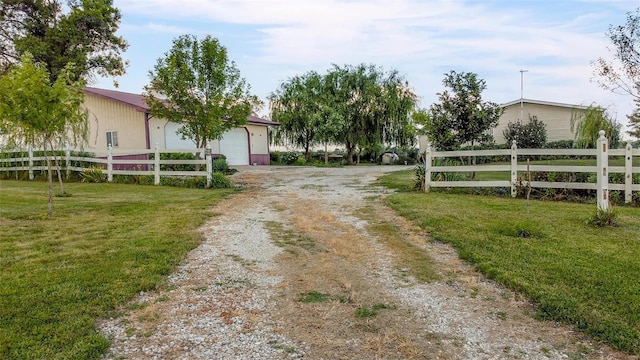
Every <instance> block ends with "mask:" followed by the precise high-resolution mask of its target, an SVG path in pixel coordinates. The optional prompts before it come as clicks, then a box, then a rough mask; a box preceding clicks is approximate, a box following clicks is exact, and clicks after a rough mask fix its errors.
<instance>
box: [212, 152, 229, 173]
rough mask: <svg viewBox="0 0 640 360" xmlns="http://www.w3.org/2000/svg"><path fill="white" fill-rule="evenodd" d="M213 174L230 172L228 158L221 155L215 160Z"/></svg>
mask: <svg viewBox="0 0 640 360" xmlns="http://www.w3.org/2000/svg"><path fill="white" fill-rule="evenodd" d="M212 169H213V172H220V173H223V174H226V173H227V172H228V171H229V164H228V163H227V158H226V157H225V156H224V155H220V156H219V157H217V158H215V159H214V160H213V162H212Z"/></svg>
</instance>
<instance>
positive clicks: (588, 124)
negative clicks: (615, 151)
mask: <svg viewBox="0 0 640 360" xmlns="http://www.w3.org/2000/svg"><path fill="white" fill-rule="evenodd" d="M621 128H622V124H620V123H618V122H617V121H616V120H615V119H613V117H612V116H611V115H610V114H609V113H608V112H607V109H605V108H601V107H599V106H596V105H592V106H589V107H588V108H587V109H586V110H585V111H584V112H578V111H574V112H573V114H572V115H571V131H574V133H575V141H574V143H573V146H574V147H577V148H583V149H587V148H595V147H596V144H597V143H598V137H599V136H600V135H599V132H600V130H604V132H605V135H604V136H605V137H606V138H607V139H609V147H611V148H615V147H617V146H618V144H619V143H620V140H621V133H620V129H621Z"/></svg>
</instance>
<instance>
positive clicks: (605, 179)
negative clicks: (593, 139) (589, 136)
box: [596, 130, 609, 211]
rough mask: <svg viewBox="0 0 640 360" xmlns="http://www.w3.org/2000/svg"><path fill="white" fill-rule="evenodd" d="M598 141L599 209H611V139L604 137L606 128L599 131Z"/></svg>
mask: <svg viewBox="0 0 640 360" xmlns="http://www.w3.org/2000/svg"><path fill="white" fill-rule="evenodd" d="M598 134H599V135H600V137H598V143H597V163H598V166H597V167H598V174H597V175H598V176H597V178H598V184H597V189H598V190H597V195H596V196H597V197H598V201H597V203H598V209H599V210H603V211H607V210H609V140H607V138H606V137H604V130H600V132H599V133H598Z"/></svg>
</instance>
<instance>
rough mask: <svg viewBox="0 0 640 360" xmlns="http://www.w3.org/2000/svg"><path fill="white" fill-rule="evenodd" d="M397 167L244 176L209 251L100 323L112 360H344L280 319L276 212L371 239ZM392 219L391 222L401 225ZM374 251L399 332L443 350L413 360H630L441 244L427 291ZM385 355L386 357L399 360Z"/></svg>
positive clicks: (353, 342)
mask: <svg viewBox="0 0 640 360" xmlns="http://www.w3.org/2000/svg"><path fill="white" fill-rule="evenodd" d="M398 168H399V167H389V166H388V167H349V168H338V169H335V168H320V169H318V168H304V167H295V168H291V167H287V168H280V167H243V168H241V170H240V172H239V173H238V174H237V175H234V177H233V178H234V181H235V182H236V183H237V184H240V185H241V186H245V187H247V188H248V189H249V190H250V191H245V192H241V193H239V194H237V195H235V196H234V197H232V198H230V199H227V200H225V201H223V202H222V203H220V204H219V205H218V206H217V207H216V211H218V212H219V213H221V214H220V215H219V216H215V217H212V218H211V219H210V221H209V222H208V223H207V224H206V225H205V226H204V227H203V228H202V233H203V235H204V237H205V240H204V241H203V243H202V244H201V245H200V246H199V247H198V248H196V249H194V250H193V251H191V252H190V253H189V255H188V257H187V258H186V259H185V261H184V262H183V264H182V265H181V266H179V267H178V268H177V269H176V271H175V272H174V273H173V274H171V275H170V276H169V278H168V280H167V284H166V286H163V288H162V289H161V290H158V291H156V292H152V293H141V294H140V295H139V296H138V297H137V299H135V300H134V301H133V303H132V304H131V305H130V306H129V307H128V308H129V309H130V310H125V311H124V314H123V315H122V316H120V317H118V318H111V319H105V320H104V321H102V322H101V323H100V325H99V328H100V331H101V332H102V333H103V334H105V336H107V337H108V338H109V339H111V340H112V347H111V349H110V352H109V354H108V355H107V356H105V358H106V359H121V358H124V359H295V358H308V359H317V358H334V357H336V358H337V357H338V355H336V356H331V354H329V355H327V354H326V352H323V353H322V354H323V355H318V354H320V353H319V352H317V351H318V349H316V348H314V347H313V345H312V344H310V343H307V342H306V341H305V340H304V337H303V336H300V335H302V334H300V333H297V332H296V331H293V330H291V329H295V328H296V327H295V326H292V324H294V323H296V321H297V319H295V317H293V318H291V317H289V318H287V317H282V316H280V315H281V310H282V309H279V308H278V306H280V305H279V304H280V303H281V302H282V300H283V299H282V296H283V295H282V290H283V289H285V288H286V287H287V286H288V285H287V284H288V281H290V280H286V279H284V278H283V276H285V275H286V274H287V272H286V269H283V268H282V266H283V265H282V264H284V263H283V262H281V261H280V260H279V259H280V258H281V257H282V256H283V248H281V247H278V246H276V245H274V243H273V241H272V240H273V239H271V236H273V235H270V232H269V231H268V229H267V224H269V223H279V224H282V226H284V227H290V221H292V220H291V219H292V218H291V217H290V216H291V215H287V212H286V211H284V210H289V211H290V210H291V209H282V208H278V206H279V205H276V204H288V203H289V202H288V201H289V200H288V199H291V201H292V202H293V201H297V202H298V204H302V205H304V206H308V208H309V209H313V208H318V207H322V208H324V209H327V211H328V212H330V213H332V214H334V215H335V216H336V217H337V218H339V219H340V221H341V222H342V223H344V224H347V225H348V226H350V227H351V228H352V229H353V231H355V232H358V233H360V234H364V235H366V228H367V225H368V222H367V221H365V220H363V219H361V218H359V217H357V216H355V215H354V212H355V211H356V210H357V209H360V208H362V207H363V206H367V204H368V202H367V201H368V200H367V198H369V197H372V196H385V195H386V194H388V193H389V191H388V190H386V189H381V188H377V187H373V186H371V182H372V181H373V180H374V179H375V178H376V177H377V176H379V175H380V174H382V173H384V172H387V171H391V170H398ZM401 168H410V167H401ZM251 189H253V190H251ZM303 208H304V207H303ZM386 211H387V213H386V214H384V216H386V217H387V218H386V220H390V221H395V220H393V217H394V216H395V215H394V214H393V213H392V212H390V211H389V210H388V209H387V210H386ZM294 215H295V214H294ZM298 215H299V214H298ZM398 221H399V222H400V220H398ZM369 241H370V247H371V248H373V249H374V250H375V253H376V254H379V256H376V258H374V259H370V260H368V261H369V262H368V265H367V266H365V267H364V268H362V269H359V270H358V271H360V270H361V271H362V272H363V273H364V274H366V276H367V277H368V280H367V281H369V282H370V284H371V287H375V288H376V289H377V290H378V291H381V292H384V293H385V294H387V295H388V296H389V297H391V298H393V299H395V300H394V301H395V302H396V303H397V304H399V307H400V308H402V309H403V311H402V312H398V315H397V316H398V317H402V319H400V320H399V321H400V322H399V323H403V322H404V323H406V324H407V329H420V332H421V335H420V336H421V338H422V339H427V340H425V341H429V342H430V345H429V346H432V348H433V349H435V350H434V352H432V353H422V354H418V355H416V356H415V357H416V358H434V359H569V358H576V359H605V358H606V359H633V357H630V356H628V355H625V354H620V353H616V352H613V351H611V350H610V349H608V348H606V347H602V346H599V345H597V344H596V345H594V344H592V343H590V342H589V341H588V340H585V339H583V338H582V337H580V336H579V335H577V334H575V333H573V332H572V331H571V329H569V328H567V327H563V326H560V325H557V324H552V323H544V322H539V321H536V320H534V319H532V318H531V317H530V316H529V315H527V314H528V313H530V311H531V305H530V304H528V303H527V302H526V301H524V300H522V299H518V296H517V295H516V294H513V293H510V292H508V291H507V290H505V289H502V288H501V287H499V286H497V285H496V284H494V283H492V282H490V281H487V280H486V279H484V278H483V277H482V276H480V275H479V274H477V273H475V272H474V271H473V269H472V268H471V267H470V266H468V265H467V264H465V263H464V262H462V261H460V260H459V259H458V257H457V255H456V254H455V251H453V250H452V249H451V248H450V247H448V246H447V245H445V244H439V243H427V242H424V243H425V245H424V247H425V251H427V252H428V253H429V254H430V255H431V256H432V257H433V258H434V259H435V261H436V262H437V263H439V264H440V265H439V266H440V270H441V271H442V272H443V273H444V274H447V273H454V275H451V276H449V275H447V276H444V280H443V281H438V282H433V283H429V284H423V283H418V282H416V281H415V280H413V279H411V278H407V277H406V276H399V275H398V274H399V273H403V269H394V268H393V264H392V260H391V258H392V256H391V255H390V254H388V253H387V252H386V250H385V248H384V246H382V245H381V244H379V243H378V242H376V240H375V239H373V238H371V239H370V240H369ZM283 274H284V275H283ZM345 276H349V274H347V275H345ZM289 310H291V311H294V310H295V309H289ZM326 331H328V332H331V331H332V329H326ZM365 340H366V339H363V338H356V337H354V338H345V339H344V341H343V344H342V345H341V346H343V347H346V348H350V349H352V350H351V351H353V352H352V353H351V355H352V356H348V357H349V358H363V357H364V355H363V354H364V353H360V352H359V351H361V350H362V349H363V344H364V343H365ZM576 349H581V350H576ZM585 349H588V350H585ZM362 351H364V350H362ZM336 354H337V353H336ZM388 354H389V353H387V355H383V356H380V357H382V358H403V356H401V355H393V356H392V355H388ZM341 356H342V355H341ZM343 357H344V356H343ZM636 359H637V358H636Z"/></svg>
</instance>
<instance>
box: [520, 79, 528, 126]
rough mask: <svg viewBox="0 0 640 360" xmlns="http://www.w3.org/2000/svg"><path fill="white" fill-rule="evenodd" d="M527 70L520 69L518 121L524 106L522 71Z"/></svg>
mask: <svg viewBox="0 0 640 360" xmlns="http://www.w3.org/2000/svg"><path fill="white" fill-rule="evenodd" d="M527 71H529V70H522V69H520V122H522V113H523V108H524V85H523V84H524V82H523V78H524V73H526V72H527Z"/></svg>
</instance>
